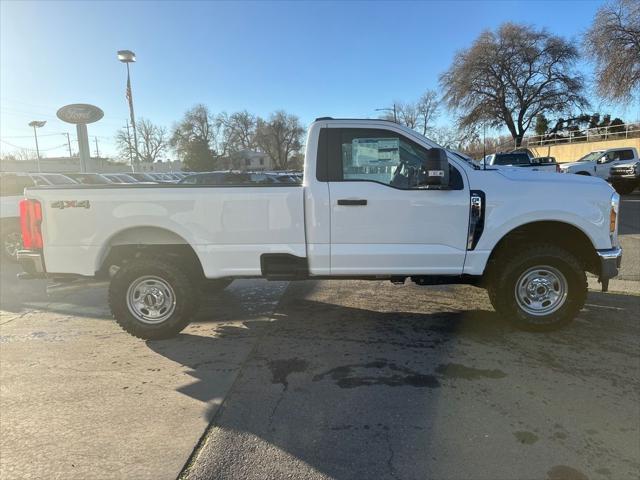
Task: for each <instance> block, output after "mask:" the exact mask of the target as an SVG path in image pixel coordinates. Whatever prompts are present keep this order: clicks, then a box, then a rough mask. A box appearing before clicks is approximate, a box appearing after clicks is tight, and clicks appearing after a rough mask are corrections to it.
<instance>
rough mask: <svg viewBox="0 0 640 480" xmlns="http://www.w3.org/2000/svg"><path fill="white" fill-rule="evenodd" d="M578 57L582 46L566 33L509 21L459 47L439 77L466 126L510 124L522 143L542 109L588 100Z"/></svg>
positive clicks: (576, 105) (578, 104) (572, 106)
mask: <svg viewBox="0 0 640 480" xmlns="http://www.w3.org/2000/svg"><path fill="white" fill-rule="evenodd" d="M577 59H578V51H577V50H576V48H575V47H573V46H572V45H571V44H570V43H569V42H567V41H566V40H564V39H563V38H561V37H558V36H555V35H552V34H550V33H549V32H547V31H546V30H536V29H534V28H533V27H529V26H526V25H518V24H514V23H505V24H503V25H501V26H500V27H499V28H498V30H497V31H495V32H493V31H485V32H483V33H482V34H481V35H480V36H479V37H478V39H477V40H476V41H475V42H474V43H473V45H472V46H471V47H470V48H469V49H467V50H464V51H461V52H459V53H457V54H456V56H455V58H454V60H453V64H452V65H451V67H450V68H449V70H447V71H446V72H445V73H443V74H442V75H441V76H440V83H441V86H442V88H443V91H444V99H445V101H446V103H447V106H448V107H449V108H450V109H452V110H455V111H457V112H459V113H460V119H459V123H460V126H461V127H463V128H464V127H469V126H478V125H481V124H483V123H486V124H487V125H491V126H493V127H502V126H506V127H507V129H508V130H509V133H510V134H511V136H512V138H513V139H514V140H515V144H516V146H519V145H520V144H521V142H522V137H523V136H524V134H525V132H526V131H527V130H528V129H529V127H530V126H531V123H532V122H533V121H534V119H535V118H536V117H537V115H539V114H540V113H559V112H565V111H571V110H573V109H575V108H579V109H581V108H583V107H584V106H586V105H587V100H586V99H585V97H584V96H583V94H582V92H583V90H584V81H583V78H582V76H581V75H580V74H579V73H578V72H577V70H576V68H575V63H576V61H577Z"/></svg>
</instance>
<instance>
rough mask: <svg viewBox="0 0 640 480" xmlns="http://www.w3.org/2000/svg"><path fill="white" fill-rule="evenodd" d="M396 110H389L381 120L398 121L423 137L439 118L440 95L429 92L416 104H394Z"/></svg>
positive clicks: (397, 102) (415, 102)
mask: <svg viewBox="0 0 640 480" xmlns="http://www.w3.org/2000/svg"><path fill="white" fill-rule="evenodd" d="M393 106H394V110H393V111H392V110H391V109H388V110H387V111H386V112H385V114H384V115H382V116H381V117H380V118H384V119H385V120H389V121H397V122H398V123H399V124H400V125H404V126H405V127H409V128H411V129H412V130H416V131H418V132H420V133H422V134H423V135H426V134H427V132H428V131H429V130H430V129H431V128H432V123H433V121H434V120H435V119H436V117H437V116H438V113H439V111H438V106H439V102H438V94H437V93H436V92H435V91H433V90H427V91H426V92H424V93H423V94H422V95H421V96H420V98H419V99H418V100H416V101H414V102H406V103H405V102H399V101H396V102H393Z"/></svg>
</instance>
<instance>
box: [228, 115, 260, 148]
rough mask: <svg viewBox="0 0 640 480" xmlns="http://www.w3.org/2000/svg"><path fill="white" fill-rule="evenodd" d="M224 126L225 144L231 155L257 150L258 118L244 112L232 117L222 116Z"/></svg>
mask: <svg viewBox="0 0 640 480" xmlns="http://www.w3.org/2000/svg"><path fill="white" fill-rule="evenodd" d="M220 120H221V121H222V124H223V126H224V133H223V136H224V143H225V145H226V146H227V150H228V151H229V152H230V153H234V152H239V151H241V150H255V148H256V126H257V119H256V116H255V115H253V114H251V113H249V112H247V111H246V110H243V111H242V112H235V113H232V114H231V115H227V114H225V113H223V114H221V115H220Z"/></svg>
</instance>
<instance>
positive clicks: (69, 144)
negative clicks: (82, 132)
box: [63, 132, 73, 158]
mask: <svg viewBox="0 0 640 480" xmlns="http://www.w3.org/2000/svg"><path fill="white" fill-rule="evenodd" d="M63 135H66V136H67V146H68V147H69V158H72V157H73V154H72V153H71V138H69V132H67V133H63Z"/></svg>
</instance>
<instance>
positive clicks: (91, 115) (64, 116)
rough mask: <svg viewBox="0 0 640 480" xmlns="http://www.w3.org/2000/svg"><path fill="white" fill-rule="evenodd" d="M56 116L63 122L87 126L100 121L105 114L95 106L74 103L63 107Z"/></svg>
mask: <svg viewBox="0 0 640 480" xmlns="http://www.w3.org/2000/svg"><path fill="white" fill-rule="evenodd" d="M56 115H57V117H58V118H59V119H60V120H62V121H63V122H67V123H75V124H85V125H86V124H87V123H93V122H97V121H98V120H100V119H101V118H102V117H104V112H103V111H102V110H101V109H99V108H98V107H95V106H93V105H89V104H86V103H73V104H71V105H65V106H64V107H62V108H61V109H60V110H58V112H57V113H56Z"/></svg>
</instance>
